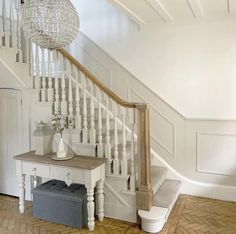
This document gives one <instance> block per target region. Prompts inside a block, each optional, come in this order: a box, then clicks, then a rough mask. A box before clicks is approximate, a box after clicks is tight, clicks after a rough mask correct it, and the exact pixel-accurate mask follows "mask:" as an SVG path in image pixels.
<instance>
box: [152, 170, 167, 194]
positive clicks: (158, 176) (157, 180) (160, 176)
mask: <svg viewBox="0 0 236 234" xmlns="http://www.w3.org/2000/svg"><path fill="white" fill-rule="evenodd" d="M167 171H168V170H167V168H166V167H160V166H152V188H153V193H154V194H155V193H156V192H157V190H158V189H159V188H160V186H161V185H162V183H163V182H164V180H165V179H166V176H167Z"/></svg>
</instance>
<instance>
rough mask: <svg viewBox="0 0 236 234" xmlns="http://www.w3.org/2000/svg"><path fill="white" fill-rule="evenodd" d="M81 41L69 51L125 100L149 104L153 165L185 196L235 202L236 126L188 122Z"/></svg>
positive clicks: (86, 41) (81, 38)
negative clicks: (174, 180)
mask: <svg viewBox="0 0 236 234" xmlns="http://www.w3.org/2000/svg"><path fill="white" fill-rule="evenodd" d="M78 39H79V40H78V41H77V42H75V43H73V44H72V45H71V46H70V47H69V48H68V50H69V51H70V53H71V54H72V55H73V56H75V57H76V58H77V59H78V60H79V61H80V62H81V63H82V64H84V65H85V66H86V67H87V68H88V69H89V70H90V71H91V72H92V73H93V74H94V75H95V76H96V77H97V78H99V79H100V80H101V81H102V82H103V83H104V84H106V85H107V86H108V87H110V88H111V89H112V90H114V91H115V92H116V93H117V94H118V95H119V96H121V97H123V98H124V99H127V100H129V101H136V102H137V101H138V102H147V103H149V107H150V133H151V147H152V156H153V161H152V163H153V164H158V165H159V164H161V165H164V166H166V167H168V168H169V169H170V170H169V172H172V173H170V175H169V176H170V178H178V179H180V180H182V181H183V187H182V193H189V194H193V195H199V196H207V197H212V198H219V199H226V200H234V201H236V181H235V175H236V166H235V164H236V160H235V153H236V137H235V136H236V122H235V121H230V120H207V119H186V118H185V117H183V116H182V115H181V114H180V113H178V112H177V111H176V110H174V109H173V108H171V107H170V106H169V105H168V104H167V103H166V102H165V101H163V100H162V99H161V98H160V97H159V96H157V95H156V94H155V93H153V92H152V91H151V90H150V89H149V88H147V87H145V86H144V85H143V84H142V82H140V81H139V80H137V79H136V78H135V77H134V76H132V74H131V73H129V72H128V71H127V70H126V69H125V68H123V67H122V66H121V65H120V64H118V63H117V62H116V61H115V60H113V59H112V58H111V57H110V56H109V55H108V54H106V53H105V52H104V51H103V50H101V49H100V48H99V47H98V46H97V45H96V44H94V43H93V42H92V41H91V40H89V39H88V38H87V37H86V36H84V35H83V34H80V35H79V37H78ZM160 156H161V157H160ZM160 162H161V163H160Z"/></svg>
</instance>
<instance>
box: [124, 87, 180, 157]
mask: <svg viewBox="0 0 236 234" xmlns="http://www.w3.org/2000/svg"><path fill="white" fill-rule="evenodd" d="M131 93H133V94H134V95H135V96H137V97H138V98H140V99H141V100H142V101H143V102H145V103H147V102H146V101H145V99H144V97H142V96H140V95H139V94H137V92H136V91H135V90H133V89H132V88H130V87H129V88H128V100H129V101H131ZM149 107H150V110H152V111H153V112H154V113H156V114H157V115H159V116H160V117H161V118H162V119H164V120H165V121H166V122H167V123H169V124H170V125H171V127H172V137H171V138H172V142H171V145H172V147H171V149H169V148H168V147H167V146H166V145H165V144H164V143H162V142H161V141H160V140H159V139H157V138H156V137H155V136H153V135H151V136H150V137H151V139H152V140H153V141H154V142H155V143H156V144H158V145H159V146H160V147H161V148H163V149H164V150H165V151H166V152H167V153H168V154H170V155H171V156H172V157H173V158H176V126H175V124H174V123H173V122H172V121H171V120H170V119H168V118H167V117H165V116H164V115H163V114H162V113H161V112H160V111H158V110H157V109H156V108H155V107H154V106H153V105H152V104H150V105H149Z"/></svg>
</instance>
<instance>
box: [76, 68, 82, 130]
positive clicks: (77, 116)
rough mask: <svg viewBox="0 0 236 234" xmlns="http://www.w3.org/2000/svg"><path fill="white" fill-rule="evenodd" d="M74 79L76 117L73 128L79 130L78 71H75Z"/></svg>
mask: <svg viewBox="0 0 236 234" xmlns="http://www.w3.org/2000/svg"><path fill="white" fill-rule="evenodd" d="M75 77H76V90H75V102H76V103H75V108H76V116H75V128H76V129H81V114H80V89H79V71H78V69H76V70H75Z"/></svg>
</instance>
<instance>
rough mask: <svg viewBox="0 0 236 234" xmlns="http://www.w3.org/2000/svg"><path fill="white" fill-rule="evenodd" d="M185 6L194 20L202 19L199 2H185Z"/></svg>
mask: <svg viewBox="0 0 236 234" xmlns="http://www.w3.org/2000/svg"><path fill="white" fill-rule="evenodd" d="M186 1H187V4H188V6H189V8H190V10H191V12H192V14H193V16H194V17H195V18H198V17H202V16H203V15H204V11H203V8H202V5H201V3H200V1H199V0H186Z"/></svg>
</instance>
